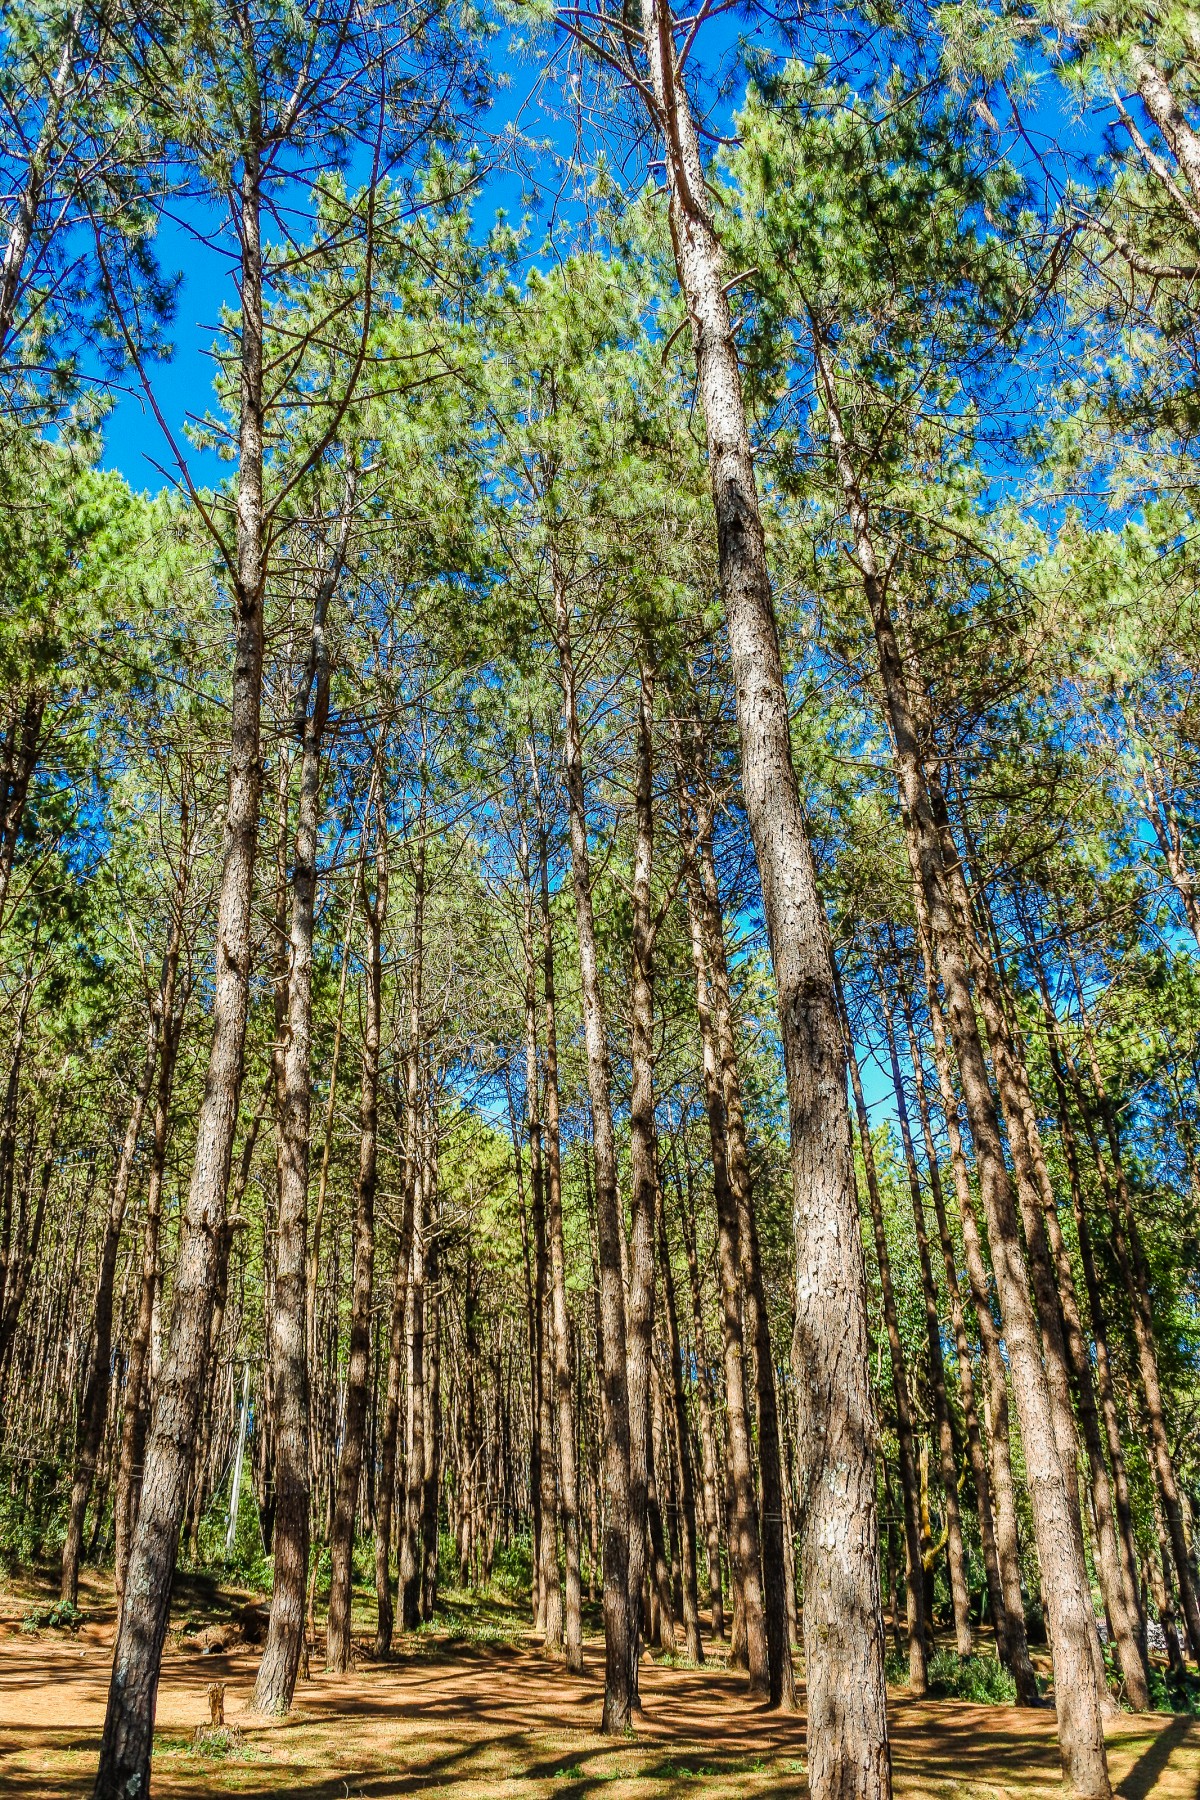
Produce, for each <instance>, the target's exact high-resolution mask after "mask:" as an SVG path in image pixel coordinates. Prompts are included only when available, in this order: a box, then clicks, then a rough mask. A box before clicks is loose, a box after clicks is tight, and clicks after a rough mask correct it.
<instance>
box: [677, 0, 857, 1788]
mask: <svg viewBox="0 0 1200 1800" xmlns="http://www.w3.org/2000/svg"><path fill="white" fill-rule="evenodd" d="M643 24H644V39H645V49H646V57H647V61H648V64H649V76H650V81H649V90H650V92H651V93H652V96H653V104H652V107H651V111H652V114H653V117H654V123H655V126H656V128H657V129H658V130H659V131H660V132H661V134H662V137H663V142H664V149H665V160H666V179H667V186H668V191H669V206H670V223H671V236H672V243H673V247H674V251H675V262H676V268H677V272H678V275H679V280H680V286H681V287H682V289H683V293H684V296H685V298H686V301H687V308H688V314H689V318H690V322H691V328H692V343H693V349H694V353H695V359H696V374H697V385H698V390H699V395H700V400H701V405H702V407H703V410H704V420H705V428H706V437H707V449H708V463H709V472H710V476H711V481H712V494H713V509H714V513H715V518H716V527H717V555H718V565H719V572H720V584H721V597H722V600H723V602H724V610H725V618H726V623H727V626H728V631H729V649H730V661H731V666H732V673H733V685H734V692H735V699H736V707H737V721H738V738H739V742H740V746H741V772H742V790H743V794H744V798H745V804H746V813H747V817H748V819H749V823H750V832H751V837H752V839H753V842H754V850H755V855H756V858H757V862H758V870H759V877H760V881H761V885H762V900H763V912H764V915H765V918H766V922H767V933H768V937H769V941H770V950H771V961H772V966H773V969H774V973H775V980H776V985H777V988H778V995H779V1021H780V1034H781V1038H782V1044H783V1056H784V1071H785V1077H786V1083H787V1094H788V1111H789V1123H790V1128H791V1157H792V1184H793V1224H794V1234H795V1256H796V1296H797V1308H796V1326H795V1334H794V1338H793V1346H792V1360H793V1367H794V1370H795V1377H796V1394H797V1397H798V1408H799V1410H798V1419H797V1450H798V1455H799V1460H800V1481H801V1485H802V1488H803V1490H804V1493H805V1508H804V1514H803V1524H802V1533H801V1538H802V1550H801V1557H802V1564H803V1581H802V1586H803V1590H804V1639H805V1662H806V1674H807V1689H808V1780H809V1786H810V1790H811V1793H812V1795H813V1800H828V1797H829V1796H833V1795H836V1796H837V1797H838V1800H886V1796H888V1795H890V1793H891V1759H890V1755H889V1751H888V1735H887V1715H886V1706H885V1702H886V1691H885V1683H884V1667H883V1623H882V1607H881V1604H880V1596H879V1555H878V1525H877V1520H876V1506H875V1449H876V1445H875V1420H874V1414H873V1411H872V1406H871V1389H870V1372H869V1367H868V1354H869V1349H868V1334H867V1317H866V1272H865V1267H864V1263H863V1254H862V1239H861V1235H860V1232H859V1229H858V1208H857V1202H856V1199H855V1193H854V1164H853V1156H852V1152H851V1142H850V1117H849V1111H848V1107H847V1101H846V1069H845V1059H844V1057H843V1054H842V1043H841V1032H840V1028H839V1025H838V1017H837V1008H836V1006H835V1004H834V998H833V978H832V969H831V957H830V949H829V941H828V931H827V926H826V920H825V912H824V907H823V905H822V903H821V897H820V894H819V892H818V889H817V882H816V871H815V868H814V865H813V858H812V851H811V848H810V846H809V842H808V837H807V833H806V830H805V821H804V813H803V808H802V806H801V802H800V794H799V790H798V787H797V783H796V773H795V766H794V764H793V761H792V746H791V732H790V721H789V710H788V695H787V687H786V684H785V681H784V674H783V663H782V657H781V655H780V648H779V638H778V633H777V629H776V623H775V616H774V605H773V600H772V594H771V582H770V576H769V573H768V569H767V558H766V544H765V538H764V534H763V526H762V517H761V513H760V510H759V504H758V493H757V489H756V485H755V475H754V463H753V459H752V455H751V446H750V433H749V428H748V424H747V417H746V406H745V400H744V396H743V393H742V385H741V373H740V370H739V366H738V352H737V343H736V339H735V337H734V332H733V322H732V319H731V317H730V311H729V279H730V278H729V275H728V273H727V269H726V264H725V259H724V255H723V251H722V246H721V243H720V239H719V238H718V236H717V232H716V230H715V228H714V225H713V221H712V217H711V215H710V213H709V210H708V202H707V187H706V183H705V177H704V167H703V161H702V158H701V153H700V141H699V137H698V134H697V130H696V123H695V119H694V117H693V115H692V110H691V101H690V98H689V96H688V92H687V88H686V85H685V82H684V80H683V76H682V72H681V70H680V68H679V64H678V60H677V56H676V50H675V42H674V20H673V17H672V15H671V13H670V10H669V8H668V6H667V5H666V0H650V4H648V5H647V6H646V7H645V8H644V9H643ZM834 1466H836V1468H837V1469H838V1471H839V1474H838V1478H837V1479H836V1480H833V1479H830V1478H829V1476H828V1473H827V1472H828V1471H829V1470H830V1468H831V1467H834ZM762 1674H763V1675H764V1676H765V1675H766V1671H765V1670H763V1671H762Z"/></svg>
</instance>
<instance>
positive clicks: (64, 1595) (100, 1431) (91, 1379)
mask: <svg viewBox="0 0 1200 1800" xmlns="http://www.w3.org/2000/svg"><path fill="white" fill-rule="evenodd" d="M166 985H167V970H166V966H165V964H164V968H163V979H162V982H161V984H160V988H159V992H158V994H157V995H156V996H155V998H154V1001H153V1002H152V1003H151V1007H150V1018H149V1023H148V1025H147V1028H146V1050H145V1056H144V1058H143V1062H142V1073H141V1076H140V1078H139V1080H138V1085H137V1088H136V1090H135V1092H134V1096H133V1104H132V1106H131V1107H130V1111H129V1121H128V1124H127V1125H126V1127H125V1137H124V1139H123V1141H122V1144H121V1151H120V1154H119V1156H118V1157H117V1166H116V1169H115V1170H114V1171H113V1180H112V1188H111V1190H110V1192H109V1201H108V1217H107V1219H106V1220H105V1224H104V1237H103V1240H102V1242H101V1246H100V1276H99V1281H98V1282H97V1286H96V1312H95V1318H94V1320H93V1323H92V1341H91V1356H90V1358H89V1362H88V1372H87V1381H86V1384H85V1386H84V1390H83V1400H82V1403H81V1405H80V1408H79V1437H78V1442H77V1444H76V1449H75V1469H74V1474H73V1477H72V1481H71V1499H70V1504H69V1506H68V1509H67V1531H66V1538H65V1540H64V1543H63V1555H62V1580H61V1583H60V1587H59V1598H60V1599H61V1600H62V1602H63V1603H64V1605H68V1606H74V1605H75V1604H76V1602H77V1601H78V1599H79V1559H80V1555H81V1554H82V1550H83V1522H84V1516H85V1514H86V1512H87V1504H88V1498H89V1496H90V1494H91V1491H92V1481H93V1479H94V1478H95V1474H96V1463H97V1460H98V1458H99V1455H100V1445H101V1442H102V1441H103V1438H104V1429H105V1426H106V1425H107V1423H108V1396H109V1389H110V1385H111V1377H112V1319H113V1284H114V1282H115V1280H116V1273H117V1255H118V1252H119V1250H120V1248H121V1226H122V1225H123V1223H124V1220H125V1207H126V1203H127V1202H128V1199H129V1186H130V1182H131V1181H132V1179H133V1164H134V1159H135V1157H136V1156H137V1147H138V1139H139V1138H140V1137H141V1133H142V1121H143V1119H144V1118H145V1116H146V1106H147V1103H148V1101H149V1099H150V1090H151V1088H152V1087H153V1086H154V1071H155V1068H156V1066H157V1063H158V1040H159V1035H160V1033H161V1030H162V1011H161V1008H162V1002H163V995H164V990H165V988H166Z"/></svg>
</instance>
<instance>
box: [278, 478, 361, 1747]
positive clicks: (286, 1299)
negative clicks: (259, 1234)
mask: <svg viewBox="0 0 1200 1800" xmlns="http://www.w3.org/2000/svg"><path fill="white" fill-rule="evenodd" d="M349 525H350V506H349V501H348V504H347V507H346V509H345V514H344V522H343V527H342V531H341V536H340V541H339V544H338V547H337V549H336V551H335V553H334V555H333V558H332V560H331V563H330V567H329V568H328V569H327V570H326V571H325V573H324V574H323V576H322V578H321V581H320V584H319V587H318V590H317V594H316V597H315V600H314V605H313V629H312V644H311V648H310V651H309V659H308V667H307V669H306V672H305V680H304V681H303V683H302V684H301V686H300V689H299V691H298V692H297V694H296V698H295V706H294V712H295V719H296V725H297V729H298V731H299V734H300V739H301V757H300V804H299V810H298V813H297V818H296V860H295V867H294V869H293V873H292V917H291V931H290V944H289V952H290V954H289V958H288V969H287V985H286V1004H287V1015H286V1021H285V1026H284V1041H283V1045H282V1048H281V1051H280V1053H279V1066H278V1071H277V1076H276V1082H277V1087H278V1097H277V1101H276V1113H277V1120H276V1136H277V1154H276V1162H277V1167H278V1177H279V1216H278V1218H277V1220H276V1237H275V1261H274V1276H275V1280H274V1302H273V1305H272V1308H271V1342H270V1353H271V1371H272V1381H273V1405H272V1416H273V1424H274V1431H275V1479H274V1485H275V1521H274V1531H273V1534H272V1546H273V1556H274V1575H273V1586H272V1592H271V1618H270V1624H269V1626H268V1629H267V1645H266V1649H265V1650H264V1652H263V1657H262V1661H261V1662H260V1663H259V1666H258V1677H257V1679H256V1681H255V1684H254V1705H255V1708H256V1709H257V1710H258V1711H259V1712H264V1713H286V1712H288V1711H289V1710H290V1708H291V1704H292V1696H293V1694H294V1693H295V1689H296V1676H297V1674H298V1672H299V1669H300V1663H301V1659H302V1657H303V1655H304V1650H305V1641H304V1603H305V1596H306V1587H307V1582H308V1553H309V1512H310V1461H311V1446H310V1443H309V1430H310V1422H309V1388H308V1354H307V1348H308V1345H307V1340H308V1327H307V1297H308V1283H307V1276H306V1271H307V1253H308V1176H309V1137H310V1127H311V1113H312V1105H311V1097H312V963H313V919H314V913H315V908H316V898H317V833H318V830H319V827H320V817H321V748H322V741H323V739H324V735H325V726H326V723H327V721H328V718H329V654H328V649H327V647H326V642H325V620H326V615H327V612H328V608H329V602H330V600H331V599H332V597H333V592H334V589H335V587H336V585H337V580H338V576H339V574H340V572H341V567H342V562H343V559H344V557H345V549H346V541H347V536H348V533H349ZM310 692H311V693H312V706H311V710H310V707H309V694H310ZM286 829H287V826H286V813H285V820H284V832H285V842H286ZM285 861H286V859H285Z"/></svg>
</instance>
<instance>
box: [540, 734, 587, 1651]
mask: <svg viewBox="0 0 1200 1800" xmlns="http://www.w3.org/2000/svg"><path fill="white" fill-rule="evenodd" d="M530 763H531V766H532V769H533V780H534V791H535V794H536V798H537V828H538V873H539V894H540V906H539V912H540V920H541V932H542V985H543V990H544V997H545V1008H546V1089H545V1092H546V1099H545V1115H546V1116H545V1178H546V1224H547V1228H548V1232H549V1239H550V1309H551V1319H552V1323H553V1327H554V1330H553V1338H554V1392H555V1411H556V1415H557V1421H558V1475H559V1510H560V1513H561V1515H562V1527H563V1549H564V1552H565V1563H566V1590H565V1595H564V1599H565V1618H564V1649H565V1653H566V1662H567V1668H568V1669H569V1670H570V1671H571V1672H572V1674H576V1675H577V1674H581V1673H582V1671H583V1607H582V1593H581V1588H580V1579H579V1472H578V1468H577V1464H576V1455H575V1421H574V1415H573V1411H572V1406H571V1327H570V1319H569V1316H568V1313H567V1261H566V1249H565V1245H564V1241H563V1217H562V1148H561V1141H560V1133H559V1098H558V1018H557V1007H556V1000H555V982H554V933H553V926H552V923H551V917H550V857H549V847H548V844H547V833H546V820H545V814H544V811H543V807H542V792H541V784H540V781H539V779H538V769H537V757H536V755H535V753H534V749H533V745H532V743H531V744H530Z"/></svg>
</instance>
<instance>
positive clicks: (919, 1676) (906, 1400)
mask: <svg viewBox="0 0 1200 1800" xmlns="http://www.w3.org/2000/svg"><path fill="white" fill-rule="evenodd" d="M834 980H835V982H836V984H837V996H838V1010H839V1012H840V1013H841V1018H842V1029H843V1031H844V1032H845V1034H846V1059H847V1062H848V1063H849V1066H850V1085H851V1088H852V1090H853V1093H854V1109H855V1111H856V1113H857V1114H858V1141H859V1145H860V1147H861V1149H862V1159H863V1169H864V1170H865V1172H866V1178H867V1200H868V1205H869V1209H870V1213H871V1228H872V1233H873V1235H874V1238H875V1260H876V1262H877V1264H878V1267H879V1286H880V1290H881V1292H882V1295H883V1322H884V1329H885V1331H886V1332H887V1341H888V1355H889V1359H890V1361H891V1365H892V1393H893V1396H894V1398H895V1402H896V1442H897V1445H898V1446H899V1454H900V1493H901V1499H902V1500H903V1503H904V1581H905V1611H906V1613H907V1617H908V1686H909V1690H910V1692H911V1693H912V1694H913V1695H914V1696H915V1697H916V1698H917V1699H920V1698H921V1697H922V1696H923V1695H924V1694H925V1693H926V1692H927V1691H928V1687H929V1676H928V1666H927V1662H926V1642H925V1635H926V1627H925V1570H924V1564H923V1562H922V1560H921V1496H920V1489H919V1486H918V1480H917V1459H916V1453H915V1449H914V1445H913V1424H912V1399H911V1395H910V1392H909V1386H908V1367H907V1359H906V1358H905V1355H904V1345H903V1343H902V1341H901V1338H900V1321H899V1316H898V1314H897V1311H896V1294H895V1290H894V1288H893V1286H892V1260H891V1255H890V1253H889V1251H888V1242H887V1232H886V1231H885V1229H884V1222H883V1201H882V1198H881V1196H880V1192H879V1173H878V1170H877V1169H876V1166H875V1148H874V1145H873V1144H872V1142H871V1120H870V1117H869V1115H868V1113H867V1103H866V1100H865V1099H864V1098H863V1089H862V1077H861V1075H860V1074H859V1068H858V1057H857V1056H856V1055H855V1052H854V1039H853V1037H852V1036H851V1031H850V1017H849V1014H848V1013H847V1011H846V1001H845V997H844V995H843V992H842V984H841V978H840V976H839V974H838V972H837V965H836V963H835V964H834Z"/></svg>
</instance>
